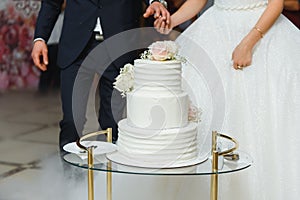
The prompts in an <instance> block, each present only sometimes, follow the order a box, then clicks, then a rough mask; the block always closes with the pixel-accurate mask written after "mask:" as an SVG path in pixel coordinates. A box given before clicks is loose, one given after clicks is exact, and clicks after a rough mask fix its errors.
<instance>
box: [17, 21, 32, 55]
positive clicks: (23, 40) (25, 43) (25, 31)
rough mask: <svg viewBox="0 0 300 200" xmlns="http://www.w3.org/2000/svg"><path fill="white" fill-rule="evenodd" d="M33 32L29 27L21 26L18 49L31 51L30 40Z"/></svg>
mask: <svg viewBox="0 0 300 200" xmlns="http://www.w3.org/2000/svg"><path fill="white" fill-rule="evenodd" d="M33 33H34V30H32V29H31V30H30V27H29V26H27V25H25V24H24V25H23V26H21V27H20V28H19V47H20V48H21V49H25V50H27V51H31V46H32V38H33Z"/></svg>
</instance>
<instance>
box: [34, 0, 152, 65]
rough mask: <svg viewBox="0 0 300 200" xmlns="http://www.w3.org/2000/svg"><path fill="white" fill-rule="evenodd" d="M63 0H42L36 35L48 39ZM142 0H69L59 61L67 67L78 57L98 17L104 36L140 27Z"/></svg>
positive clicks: (59, 63) (60, 44)
mask: <svg viewBox="0 0 300 200" xmlns="http://www.w3.org/2000/svg"><path fill="white" fill-rule="evenodd" d="M145 2H146V3H148V0H145ZM62 3H63V0H42V4H41V9H40V13H39V16H38V19H37V23H36V29H35V36H34V38H43V39H44V40H45V41H48V39H49V37H50V34H51V31H52V29H53V27H54V24H55V22H56V20H57V17H58V15H59V13H60V12H61V9H60V8H61V5H62ZM141 3H142V1H139V0H67V5H66V9H65V16H64V25H63V29H62V34H61V39H60V43H59V50H58V65H59V66H60V67H61V68H65V67H67V66H69V65H70V64H71V63H72V62H73V61H75V59H76V58H77V57H78V56H79V55H80V53H81V52H82V51H83V49H84V48H85V46H86V45H87V43H88V41H89V39H90V38H91V36H92V33H93V30H94V28H95V24H96V20H97V18H98V17H100V19H101V26H102V30H103V35H104V38H108V37H110V36H112V35H114V34H117V33H120V32H122V31H125V30H128V29H131V28H136V27H138V26H139V19H140V17H141V14H142V8H141Z"/></svg>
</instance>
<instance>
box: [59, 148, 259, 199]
mask: <svg viewBox="0 0 300 200" xmlns="http://www.w3.org/2000/svg"><path fill="white" fill-rule="evenodd" d="M235 153H236V154H238V155H239V159H238V160H228V159H226V158H224V157H223V156H220V157H219V158H218V170H214V169H213V167H212V166H213V160H212V158H211V157H209V158H208V159H207V160H206V161H204V162H202V163H200V164H197V165H193V166H187V167H177V168H165V169H155V168H143V167H134V166H128V165H123V164H119V163H115V162H113V161H110V160H108V159H107V158H106V155H105V154H102V155H94V157H93V165H92V166H89V165H88V161H87V159H82V158H81V157H79V156H78V155H77V154H74V153H68V154H66V155H64V157H63V159H64V161H66V162H67V163H69V164H71V165H73V166H76V167H81V168H85V169H87V171H88V192H89V194H88V200H93V199H94V187H93V171H94V170H97V171H103V172H106V173H107V183H106V184H107V200H112V173H125V174H136V175H151V176H159V175H172V176H174V175H178V176H179V175H185V176H186V175H191V176H199V175H210V176H211V186H210V187H211V200H216V199H218V197H217V196H218V195H217V193H218V174H224V173H232V172H236V171H240V170H243V169H246V168H248V167H250V166H251V164H252V162H253V161H252V158H251V157H250V156H249V155H248V154H247V153H245V152H241V151H236V152H235Z"/></svg>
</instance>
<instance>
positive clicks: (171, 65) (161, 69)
mask: <svg viewBox="0 0 300 200" xmlns="http://www.w3.org/2000/svg"><path fill="white" fill-rule="evenodd" d="M134 66H135V68H134V88H135V90H143V91H147V92H150V93H151V92H155V93H156V94H157V93H159V92H160V91H162V92H165V91H166V90H168V91H172V92H173V93H182V89H181V78H182V77H181V62H180V61H177V60H172V61H163V62H161V61H151V60H144V59H137V60H135V61H134Z"/></svg>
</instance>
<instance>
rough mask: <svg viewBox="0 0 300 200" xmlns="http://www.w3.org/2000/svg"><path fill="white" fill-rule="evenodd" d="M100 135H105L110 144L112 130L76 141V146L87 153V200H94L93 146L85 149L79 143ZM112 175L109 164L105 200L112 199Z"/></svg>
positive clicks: (99, 132) (90, 134)
mask: <svg viewBox="0 0 300 200" xmlns="http://www.w3.org/2000/svg"><path fill="white" fill-rule="evenodd" d="M100 134H107V142H112V128H108V129H106V130H102V131H97V132H93V133H88V134H86V135H84V136H82V137H81V138H80V139H78V140H77V141H76V144H77V146H78V147H79V148H81V149H83V150H85V151H87V153H88V200H94V172H93V166H94V155H93V148H94V146H90V147H85V146H83V145H82V144H81V141H82V140H84V139H87V138H89V137H93V136H97V135H100ZM111 182H112V173H111V162H109V163H108V165H107V200H111V199H112V184H111Z"/></svg>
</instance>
